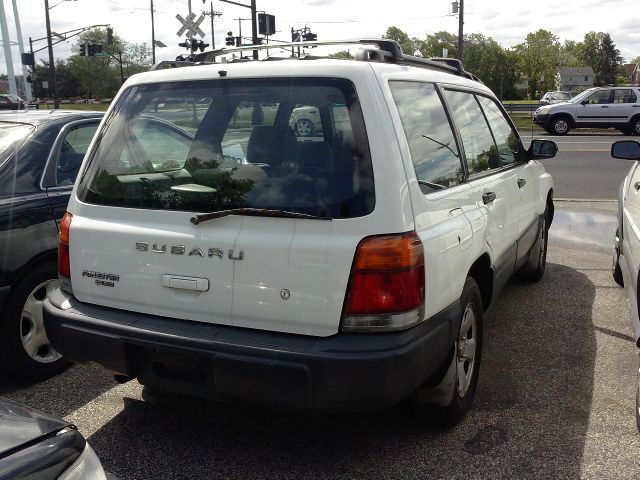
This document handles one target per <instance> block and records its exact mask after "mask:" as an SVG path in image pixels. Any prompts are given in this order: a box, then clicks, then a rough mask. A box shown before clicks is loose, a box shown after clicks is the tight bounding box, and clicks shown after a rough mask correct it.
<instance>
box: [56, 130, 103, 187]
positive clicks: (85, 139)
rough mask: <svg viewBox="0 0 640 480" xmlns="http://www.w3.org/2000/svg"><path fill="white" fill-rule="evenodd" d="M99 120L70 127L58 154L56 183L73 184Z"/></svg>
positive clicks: (58, 184)
mask: <svg viewBox="0 0 640 480" xmlns="http://www.w3.org/2000/svg"><path fill="white" fill-rule="evenodd" d="M97 129H98V122H97V121H96V122H95V123H88V124H81V125H78V126H76V127H73V128H71V129H69V130H68V131H67V132H66V134H65V137H64V139H63V140H62V144H61V146H60V150H59V152H58V154H57V156H56V185H57V186H65V185H73V182H74V181H75V179H76V176H77V175H78V171H79V170H80V165H81V164H82V159H83V158H84V154H85V153H87V149H88V148H89V144H90V143H91V139H92V138H93V134H94V133H95V132H96V130H97Z"/></svg>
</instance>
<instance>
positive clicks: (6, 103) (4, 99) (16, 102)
mask: <svg viewBox="0 0 640 480" xmlns="http://www.w3.org/2000/svg"><path fill="white" fill-rule="evenodd" d="M24 108H25V103H24V100H22V99H21V98H20V97H19V96H17V95H14V94H12V93H0V110H23V109H24Z"/></svg>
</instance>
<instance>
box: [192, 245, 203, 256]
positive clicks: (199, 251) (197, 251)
mask: <svg viewBox="0 0 640 480" xmlns="http://www.w3.org/2000/svg"><path fill="white" fill-rule="evenodd" d="M193 255H199V256H201V257H203V258H204V252H203V251H202V249H201V248H200V247H193V248H192V249H191V251H190V252H189V256H190V257H191V256H193Z"/></svg>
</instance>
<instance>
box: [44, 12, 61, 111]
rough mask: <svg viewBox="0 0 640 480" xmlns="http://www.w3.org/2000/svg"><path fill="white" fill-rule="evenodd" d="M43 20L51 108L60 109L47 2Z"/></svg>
mask: <svg viewBox="0 0 640 480" xmlns="http://www.w3.org/2000/svg"><path fill="white" fill-rule="evenodd" d="M44 10H45V15H46V16H45V20H46V22H47V48H48V49H49V77H50V78H49V82H50V83H51V85H50V86H49V92H50V95H51V97H52V98H53V108H60V105H58V100H57V99H56V66H55V65H54V63H53V45H52V44H51V21H50V20H49V0H44Z"/></svg>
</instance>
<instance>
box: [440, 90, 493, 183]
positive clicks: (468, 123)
mask: <svg viewBox="0 0 640 480" xmlns="http://www.w3.org/2000/svg"><path fill="white" fill-rule="evenodd" d="M446 95H447V100H448V101H449V105H451V114H452V116H453V121H454V123H455V124H456V125H457V127H458V130H459V131H460V136H461V137H462V145H463V146H464V153H465V157H466V159H467V165H468V167H469V174H470V175H473V174H478V173H483V172H486V171H488V170H492V169H494V168H500V167H501V166H502V161H501V160H500V155H499V153H498V149H497V147H496V144H495V143H494V142H493V136H492V135H491V131H490V130H489V126H488V125H487V122H486V120H485V118H484V115H483V114H482V110H481V109H480V105H479V104H478V102H477V101H476V98H475V96H474V95H473V94H472V93H467V92H458V91H455V90H446Z"/></svg>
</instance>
